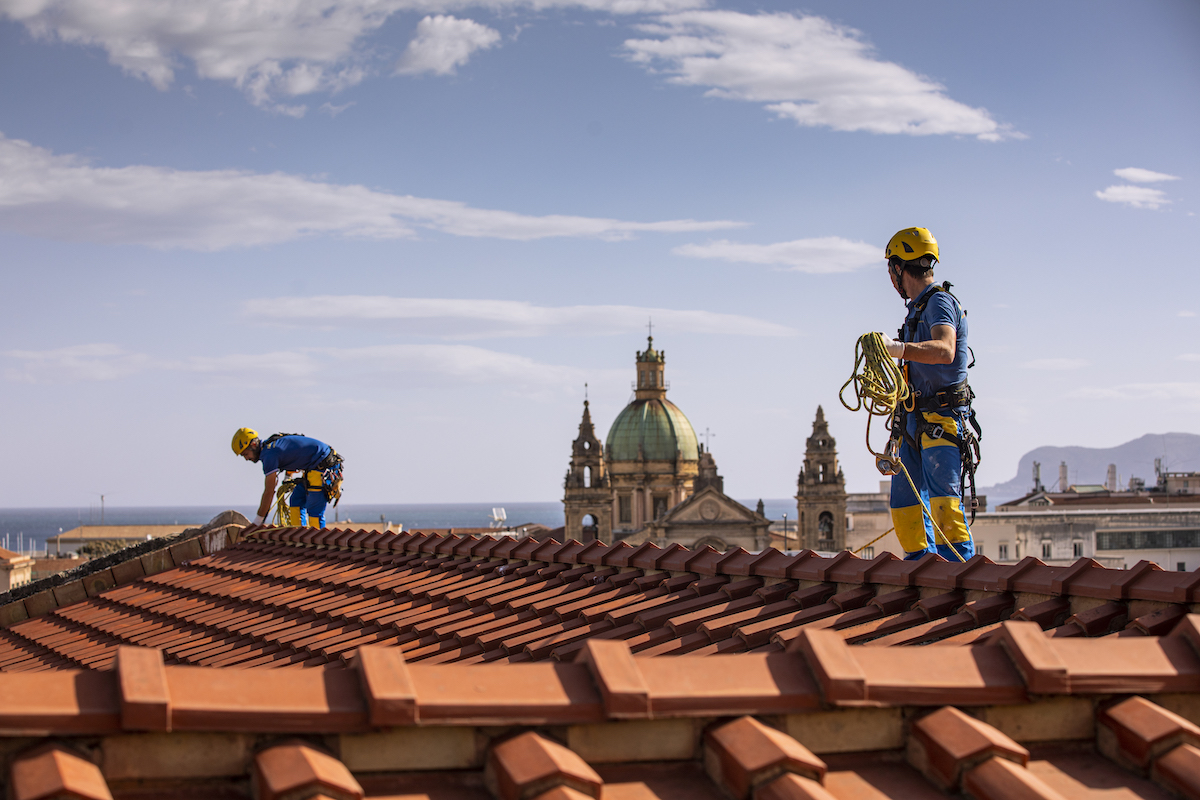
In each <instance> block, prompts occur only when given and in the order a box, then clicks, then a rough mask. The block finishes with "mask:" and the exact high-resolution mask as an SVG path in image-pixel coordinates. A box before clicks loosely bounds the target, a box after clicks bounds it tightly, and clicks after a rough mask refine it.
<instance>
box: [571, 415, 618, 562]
mask: <svg viewBox="0 0 1200 800" xmlns="http://www.w3.org/2000/svg"><path fill="white" fill-rule="evenodd" d="M563 487H564V493H563V506H564V509H563V510H564V512H565V515H566V530H565V534H566V537H567V539H575V540H576V541H580V542H587V541H592V540H593V539H599V540H600V541H602V542H611V541H612V491H611V489H610V488H609V485H608V475H607V474H606V473H605V469H604V446H603V445H602V444H600V440H599V439H597V438H596V430H595V428H594V427H593V425H592V414H591V410H590V409H589V408H588V401H587V400H584V401H583V419H582V420H580V422H579V436H577V437H576V438H575V441H574V442H572V443H571V466H570V467H568V468H567V477H566V480H565V481H564V482H563Z"/></svg>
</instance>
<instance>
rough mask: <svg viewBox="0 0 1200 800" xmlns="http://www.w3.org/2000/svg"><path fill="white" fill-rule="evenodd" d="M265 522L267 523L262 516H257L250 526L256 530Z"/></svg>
mask: <svg viewBox="0 0 1200 800" xmlns="http://www.w3.org/2000/svg"><path fill="white" fill-rule="evenodd" d="M266 521H267V518H266V516H265V515H264V514H259V515H258V516H257V517H255V518H254V521H253V522H252V523H250V524H251V525H253V526H255V527H256V528H257V527H261V526H262V524H263V523H264V522H266Z"/></svg>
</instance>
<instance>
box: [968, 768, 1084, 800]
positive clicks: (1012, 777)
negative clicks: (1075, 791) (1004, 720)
mask: <svg viewBox="0 0 1200 800" xmlns="http://www.w3.org/2000/svg"><path fill="white" fill-rule="evenodd" d="M963 788H964V789H965V790H966V792H967V793H969V794H970V795H971V796H972V797H974V798H977V800H1011V798H1018V797H1019V798H1021V799H1022V800H1067V798H1066V797H1064V796H1063V795H1061V794H1059V793H1058V792H1057V791H1055V790H1054V789H1052V788H1050V787H1049V786H1047V785H1046V783H1045V781H1043V780H1042V779H1041V778H1039V777H1037V776H1036V775H1034V774H1033V773H1032V772H1030V771H1029V770H1027V769H1025V768H1024V767H1022V766H1019V765H1017V764H1014V763H1013V762H1012V761H1008V760H1006V759H1003V758H992V759H988V760H987V761H985V762H983V763H982V764H980V765H979V766H977V767H975V768H973V769H972V770H970V771H969V772H968V773H967V774H966V775H965V776H964V777H963Z"/></svg>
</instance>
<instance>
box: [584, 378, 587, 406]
mask: <svg viewBox="0 0 1200 800" xmlns="http://www.w3.org/2000/svg"><path fill="white" fill-rule="evenodd" d="M587 399H588V393H587V382H586V381H585V382H584V384H583V402H585V403H586V402H587Z"/></svg>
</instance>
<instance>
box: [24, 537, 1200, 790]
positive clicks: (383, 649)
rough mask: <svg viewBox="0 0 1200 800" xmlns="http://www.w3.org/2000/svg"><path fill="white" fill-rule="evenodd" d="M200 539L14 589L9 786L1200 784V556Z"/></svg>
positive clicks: (810, 787)
mask: <svg viewBox="0 0 1200 800" xmlns="http://www.w3.org/2000/svg"><path fill="white" fill-rule="evenodd" d="M235 538H236V537H233V536H231V537H230V538H229V540H228V541H226V542H225V544H230V543H231V542H232V541H233V540H234V539H235ZM214 546H215V545H214ZM189 548H194V549H189V550H187V551H185V550H184V549H183V548H180V547H179V546H176V547H175V548H172V549H170V550H167V551H162V552H163V553H165V554H166V555H167V556H168V557H167V558H165V559H164V558H162V557H161V556H162V553H160V554H158V556H156V558H158V560H157V561H153V562H152V563H146V562H144V560H141V561H139V562H138V567H137V569H136V570H133V569H129V568H121V569H118V568H114V570H113V572H112V574H110V575H109V576H108V578H107V579H108V580H109V581H110V585H109V587H108V588H104V587H102V586H101V585H100V584H97V585H96V586H94V587H92V588H91V589H90V590H89V594H91V595H93V596H88V595H87V594H85V595H84V596H83V597H82V598H81V599H80V600H79V601H78V602H75V603H71V604H67V603H59V604H58V605H57V607H55V606H53V605H49V604H48V602H47V601H46V600H45V598H43V600H42V601H37V600H36V598H37V597H39V595H35V596H34V597H31V598H26V600H25V601H23V602H24V603H25V604H26V605H25V606H22V608H23V609H24V614H25V617H26V618H20V617H21V614H20V613H16V612H15V611H12V610H11V609H10V610H9V613H8V616H7V617H6V618H5V619H6V620H8V622H7V624H6V627H3V628H0V669H3V670H4V671H5V673H6V674H5V675H4V676H3V678H0V766H2V767H3V770H4V775H5V777H6V778H7V781H8V786H9V796H10V797H13V798H17V800H35V798H49V797H58V796H64V797H65V796H69V797H76V798H97V800H99V799H100V798H113V797H115V798H118V800H122V799H123V798H129V799H130V800H133V798H141V799H142V800H148V799H149V798H156V797H164V798H165V797H218V798H230V799H231V800H232V798H242V799H246V798H250V797H251V796H254V797H258V798H271V799H273V798H314V797H328V798H337V799H339V800H344V799H345V798H362V797H370V798H380V799H381V800H382V798H385V797H387V798H393V799H394V800H398V799H402V800H474V799H478V800H483V799H484V798H501V799H502V800H518V798H519V799H521V800H579V799H580V798H589V797H590V798H601V800H653V799H654V798H662V800H684V799H685V798H687V799H689V800H691V799H692V798H699V799H704V798H713V799H714V800H715V799H716V798H722V797H724V798H729V797H734V798H747V799H748V800H749V799H753V800H790V799H791V798H823V799H825V800H828V799H829V798H839V799H840V800H850V798H897V800H898V799H899V798H910V799H911V798H937V797H946V796H963V795H966V796H970V797H974V798H981V799H982V800H989V799H990V798H1046V800H1050V799H1052V798H1076V797H1081V798H1089V797H1091V798H1097V800H1099V799H1100V798H1104V800H1115V798H1168V797H1170V796H1172V795H1176V796H1184V797H1200V725H1198V724H1197V723H1200V615H1197V614H1192V613H1190V612H1191V611H1193V610H1195V606H1194V604H1195V603H1197V602H1200V600H1198V598H1197V597H1196V592H1197V590H1198V587H1200V573H1172V572H1163V571H1161V570H1159V569H1157V568H1156V567H1153V566H1152V565H1149V564H1142V565H1139V566H1138V567H1136V568H1135V569H1133V570H1125V571H1121V570H1107V569H1104V568H1102V567H1099V566H1097V565H1096V564H1095V563H1094V562H1090V561H1087V560H1081V561H1079V562H1077V563H1076V564H1075V565H1073V566H1071V567H1060V568H1054V567H1048V566H1045V565H1043V564H1041V563H1040V562H1037V561H1036V560H1033V559H1028V560H1026V561H1024V562H1021V563H1020V564H1017V565H1015V566H999V565H995V564H992V563H991V562H989V561H987V560H986V559H984V558H976V559H973V560H972V561H970V562H968V563H967V564H965V565H964V564H950V563H947V562H944V561H942V560H940V559H938V558H936V557H927V558H926V559H924V560H922V561H919V562H902V561H897V560H895V559H894V558H893V557H890V556H887V555H884V556H881V557H879V558H877V559H874V560H871V561H863V560H860V559H857V558H855V557H853V556H851V555H850V554H848V553H846V554H840V555H838V556H837V557H835V558H822V557H819V556H816V555H814V554H812V553H800V554H799V555H796V556H786V555H784V554H781V553H778V552H777V551H766V552H764V553H761V554H749V553H745V552H743V551H734V552H730V553H716V552H714V551H712V550H700V551H690V550H686V549H683V548H679V547H671V548H667V549H659V548H657V547H654V546H653V545H642V546H640V547H636V548H635V547H630V546H627V545H613V546H605V545H601V544H598V543H592V544H587V545H584V544H579V543H575V542H569V543H567V544H558V543H556V542H536V541H532V540H524V541H513V540H505V539H501V540H494V539H488V538H474V537H454V536H439V535H432V536H431V535H424V534H420V533H416V534H411V533H410V534H403V535H396V534H387V533H380V532H369V531H314V530H310V529H270V530H260V531H256V532H254V533H252V534H250V535H249V537H247V538H246V539H244V540H242V541H239V542H236V543H233V544H230V546H228V547H224V549H215V550H213V551H212V552H211V553H209V554H205V552H207V551H205V552H201V551H200V550H199V548H200V544H196V545H194V546H192V545H189ZM175 550H178V552H175ZM118 573H119V574H118ZM61 599H62V600H64V601H65V600H67V599H69V598H67V597H64V598H61ZM39 602H42V605H41V606H39V605H38V603H39ZM6 608H8V607H6ZM913 645H924V646H913ZM654 656H658V657H654ZM663 656H673V657H663ZM251 666H259V667H274V668H276V669H245V668H244V667H251ZM280 667H286V669H278V668H280Z"/></svg>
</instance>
